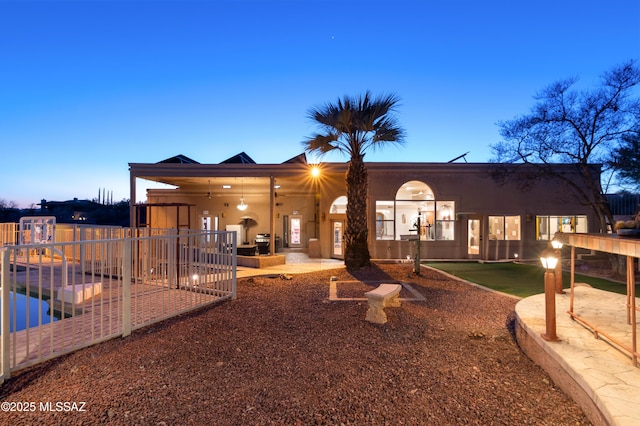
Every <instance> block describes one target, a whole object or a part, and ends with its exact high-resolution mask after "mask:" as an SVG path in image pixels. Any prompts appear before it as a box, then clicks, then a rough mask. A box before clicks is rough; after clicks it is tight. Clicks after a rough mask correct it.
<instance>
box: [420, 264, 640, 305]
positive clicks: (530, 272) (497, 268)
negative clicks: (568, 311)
mask: <svg viewBox="0 0 640 426" xmlns="http://www.w3.org/2000/svg"><path fill="white" fill-rule="evenodd" d="M425 265H426V266H429V267H432V268H435V269H438V270H441V271H443V272H446V273H448V274H451V275H453V276H456V277H459V278H462V279H464V280H467V281H469V282H472V283H475V284H479V285H482V286H484V287H487V288H490V289H492V290H496V291H501V292H503V293H507V294H511V295H513V296H518V297H528V296H532V295H534V294H540V293H544V269H543V268H542V266H540V265H534V264H527V263H514V262H494V263H479V262H428V263H425ZM579 268H580V269H578V270H581V271H584V272H585V273H577V272H576V276H575V282H577V283H586V284H589V285H590V286H592V287H594V288H598V289H600V290H606V291H611V292H614V293H620V294H626V284H625V282H624V281H623V280H624V277H622V278H621V277H615V276H612V274H611V273H610V268H608V267H607V264H606V263H605V262H601V261H598V262H596V261H594V262H591V263H590V264H586V263H585V264H583V265H580V267H579ZM570 278H571V277H570V272H569V271H568V270H566V269H565V270H563V271H562V282H563V287H564V288H565V289H568V288H569V286H570V282H571V281H570ZM638 288H640V287H638V285H636V294H638Z"/></svg>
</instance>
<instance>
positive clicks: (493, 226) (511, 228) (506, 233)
mask: <svg viewBox="0 0 640 426" xmlns="http://www.w3.org/2000/svg"><path fill="white" fill-rule="evenodd" d="M489 239H490V240H496V241H501V240H519V239H520V216H489Z"/></svg>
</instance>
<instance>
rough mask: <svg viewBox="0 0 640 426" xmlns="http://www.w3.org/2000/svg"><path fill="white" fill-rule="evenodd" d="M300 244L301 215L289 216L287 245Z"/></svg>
mask: <svg viewBox="0 0 640 426" xmlns="http://www.w3.org/2000/svg"><path fill="white" fill-rule="evenodd" d="M301 246H302V216H299V215H292V216H289V247H301Z"/></svg>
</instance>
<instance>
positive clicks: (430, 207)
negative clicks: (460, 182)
mask: <svg viewBox="0 0 640 426" xmlns="http://www.w3.org/2000/svg"><path fill="white" fill-rule="evenodd" d="M454 219H455V202H454V201H440V200H436V197H435V195H434V192H433V190H432V189H431V188H430V187H429V185H427V184H426V183H424V182H421V181H417V180H412V181H408V182H406V183H404V184H403V185H402V186H401V187H400V188H399V189H398V191H397V192H396V197H395V200H394V201H376V239H379V240H385V239H386V240H390V239H395V240H408V239H415V238H417V237H418V236H419V237H420V239H421V240H453V239H454V226H453V225H454V224H453V222H454Z"/></svg>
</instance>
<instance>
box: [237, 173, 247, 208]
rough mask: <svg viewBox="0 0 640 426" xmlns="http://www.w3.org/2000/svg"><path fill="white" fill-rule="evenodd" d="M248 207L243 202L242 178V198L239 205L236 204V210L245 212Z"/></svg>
mask: <svg viewBox="0 0 640 426" xmlns="http://www.w3.org/2000/svg"><path fill="white" fill-rule="evenodd" d="M247 207H249V206H248V205H247V204H245V202H244V178H243V179H242V196H241V197H240V204H238V210H240V211H245V210H246V209H247Z"/></svg>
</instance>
